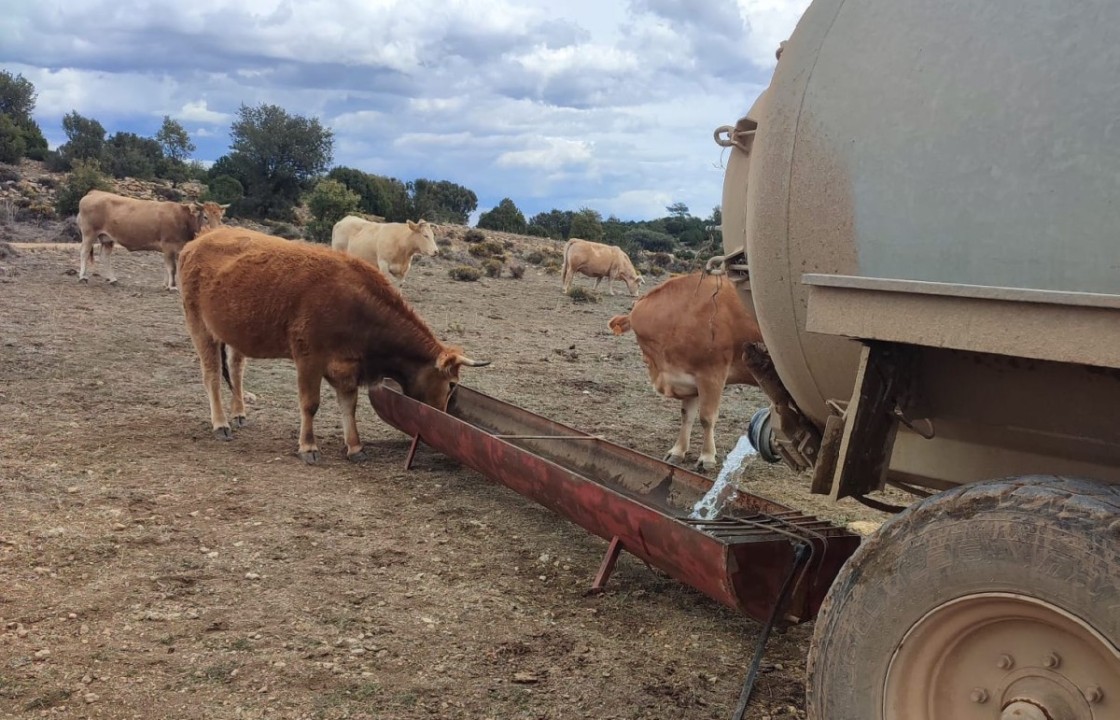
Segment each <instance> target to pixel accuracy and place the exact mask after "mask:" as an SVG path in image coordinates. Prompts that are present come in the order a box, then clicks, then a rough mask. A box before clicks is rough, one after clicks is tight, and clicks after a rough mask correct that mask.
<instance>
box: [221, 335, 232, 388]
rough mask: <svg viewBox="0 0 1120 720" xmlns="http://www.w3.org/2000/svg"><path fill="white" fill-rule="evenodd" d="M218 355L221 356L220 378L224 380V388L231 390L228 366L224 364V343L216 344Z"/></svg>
mask: <svg viewBox="0 0 1120 720" xmlns="http://www.w3.org/2000/svg"><path fill="white" fill-rule="evenodd" d="M218 354H220V355H221V356H222V377H223V378H225V380H226V387H228V388H229V389H230V390H233V381H232V380H230V379H229V364H228V363H227V362H226V344H225V343H218Z"/></svg>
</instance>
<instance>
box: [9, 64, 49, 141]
mask: <svg viewBox="0 0 1120 720" xmlns="http://www.w3.org/2000/svg"><path fill="white" fill-rule="evenodd" d="M36 98H37V93H36V91H35V86H34V85H33V84H32V83H31V81H30V80H28V79H27V78H25V77H24V76H23V75H13V74H12V73H10V72H8V71H7V70H0V117H7V119H8V121H9V122H10V123H11V124H12V125H13V126H14V127H15V129H16V131H17V132H18V135H19V139H18V140H17V139H16V138H14V137H12V136H11V132H12V131H11V129H10V128H7V125H5V127H6V128H7V129H6V133H8V135H6V136H5V137H6V138H7V140H6V144H5V146H4V152H5V153H6V154H7V156H8V157H13V153H15V152H16V151H17V150H18V151H19V152H18V156H15V158H14V159H13V160H9V161H8V162H18V161H19V159H20V157H23V156H24V155H26V156H27V157H30V158H33V159H35V160H42V159H43V157H44V155H45V154H46V152H47V139H46V138H45V137H43V131H42V129H40V127H39V124H38V123H36V122H35V118H33V117H32V116H31V113H32V112H34V111H35V101H36ZM21 141H22V142H21Z"/></svg>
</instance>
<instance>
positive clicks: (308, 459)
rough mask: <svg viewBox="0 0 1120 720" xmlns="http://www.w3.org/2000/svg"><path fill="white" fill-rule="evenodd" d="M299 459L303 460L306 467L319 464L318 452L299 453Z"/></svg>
mask: <svg viewBox="0 0 1120 720" xmlns="http://www.w3.org/2000/svg"><path fill="white" fill-rule="evenodd" d="M299 459H300V460H303V461H304V462H305V463H307V464H308V465H314V464H315V463H317V462H319V451H318V450H308V451H306V452H303V451H300V453H299Z"/></svg>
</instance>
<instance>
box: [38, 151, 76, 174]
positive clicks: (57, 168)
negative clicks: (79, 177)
mask: <svg viewBox="0 0 1120 720" xmlns="http://www.w3.org/2000/svg"><path fill="white" fill-rule="evenodd" d="M43 166H44V167H46V168H47V170H49V171H51V172H69V171H70V161H69V160H67V159H66V157H65V156H64V155H63V154H62V153H60V152H59V151H57V150H48V151H47V154H46V156H45V157H44V158H43Z"/></svg>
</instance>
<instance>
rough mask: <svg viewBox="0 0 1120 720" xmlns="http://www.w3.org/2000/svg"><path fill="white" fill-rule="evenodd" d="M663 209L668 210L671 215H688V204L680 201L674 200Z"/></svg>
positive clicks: (681, 216)
mask: <svg viewBox="0 0 1120 720" xmlns="http://www.w3.org/2000/svg"><path fill="white" fill-rule="evenodd" d="M665 209H666V210H667V211H668V212H669V214H670V215H673V216H675V217H679V218H683V217H688V205H685V204H684V203H682V202H675V203H673V204H672V205H670V206H668V207H666V208H665Z"/></svg>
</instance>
